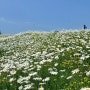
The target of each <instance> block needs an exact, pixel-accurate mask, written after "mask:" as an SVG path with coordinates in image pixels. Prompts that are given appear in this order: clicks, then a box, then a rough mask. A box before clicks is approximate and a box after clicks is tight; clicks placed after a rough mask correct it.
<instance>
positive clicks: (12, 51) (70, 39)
mask: <svg viewBox="0 0 90 90" xmlns="http://www.w3.org/2000/svg"><path fill="white" fill-rule="evenodd" d="M86 89H88V90H90V31H89V30H87V31H83V30H81V31H65V32H64V31H62V32H26V33H20V34H16V35H0V90H86Z"/></svg>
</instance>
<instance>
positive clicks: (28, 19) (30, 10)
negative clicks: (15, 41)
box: [0, 0, 90, 34]
mask: <svg viewBox="0 0 90 90" xmlns="http://www.w3.org/2000/svg"><path fill="white" fill-rule="evenodd" d="M84 24H85V25H87V27H88V28H90V0H0V31H1V32H2V33H3V34H17V33H20V32H26V31H52V30H63V29H65V30H68V29H73V30H74V29H82V27H83V25H84Z"/></svg>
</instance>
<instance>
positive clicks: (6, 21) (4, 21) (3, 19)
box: [0, 17, 16, 24]
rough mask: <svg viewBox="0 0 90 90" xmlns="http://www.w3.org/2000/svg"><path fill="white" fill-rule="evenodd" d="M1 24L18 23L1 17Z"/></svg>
mask: <svg viewBox="0 0 90 90" xmlns="http://www.w3.org/2000/svg"><path fill="white" fill-rule="evenodd" d="M0 22H3V23H9V24H16V22H13V21H9V20H7V19H5V18H4V17H0Z"/></svg>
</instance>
